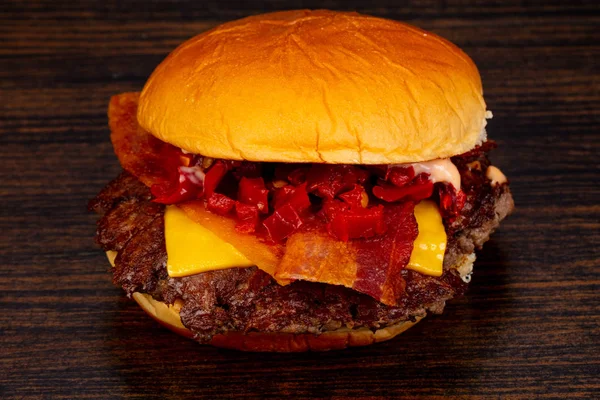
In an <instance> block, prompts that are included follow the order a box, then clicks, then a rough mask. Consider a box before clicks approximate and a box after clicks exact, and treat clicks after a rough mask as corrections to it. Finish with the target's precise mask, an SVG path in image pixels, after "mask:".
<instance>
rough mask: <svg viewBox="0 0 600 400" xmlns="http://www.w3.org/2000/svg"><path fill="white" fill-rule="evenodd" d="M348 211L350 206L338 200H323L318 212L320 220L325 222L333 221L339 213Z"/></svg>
mask: <svg viewBox="0 0 600 400" xmlns="http://www.w3.org/2000/svg"><path fill="white" fill-rule="evenodd" d="M349 211H350V205H349V204H347V203H343V202H341V201H339V200H325V201H324V202H323V206H322V207H321V210H320V211H319V214H320V216H321V217H322V218H324V219H325V220H327V221H331V220H333V218H335V216H336V215H337V214H339V213H347V212H349Z"/></svg>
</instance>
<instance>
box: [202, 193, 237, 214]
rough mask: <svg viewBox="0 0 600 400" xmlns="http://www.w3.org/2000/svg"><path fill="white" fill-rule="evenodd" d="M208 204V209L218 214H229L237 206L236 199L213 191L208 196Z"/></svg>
mask: <svg viewBox="0 0 600 400" xmlns="http://www.w3.org/2000/svg"><path fill="white" fill-rule="evenodd" d="M206 206H207V208H208V211H211V212H214V213H215V214H218V215H227V214H229V212H230V211H231V210H233V207H235V200H233V199H230V198H229V197H227V196H225V195H224V194H220V193H213V194H212V195H210V197H209V198H208V200H207V203H206Z"/></svg>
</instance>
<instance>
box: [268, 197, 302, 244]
mask: <svg viewBox="0 0 600 400" xmlns="http://www.w3.org/2000/svg"><path fill="white" fill-rule="evenodd" d="M302 224H303V222H302V218H300V216H299V215H298V213H297V212H296V210H294V207H293V206H292V205H291V204H285V205H283V206H281V207H279V208H278V209H276V210H275V212H274V213H273V214H272V215H271V216H270V217H268V218H267V219H265V220H264V222H263V225H264V227H265V228H266V229H267V232H268V233H269V235H270V236H271V239H273V241H275V242H280V241H282V240H283V239H285V238H286V237H288V236H289V235H291V234H292V233H294V231H296V229H298V228H300V226H302Z"/></svg>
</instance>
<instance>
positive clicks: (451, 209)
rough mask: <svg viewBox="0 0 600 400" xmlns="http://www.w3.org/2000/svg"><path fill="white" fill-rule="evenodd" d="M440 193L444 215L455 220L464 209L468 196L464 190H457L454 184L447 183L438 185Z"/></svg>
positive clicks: (441, 209) (441, 208)
mask: <svg viewBox="0 0 600 400" xmlns="http://www.w3.org/2000/svg"><path fill="white" fill-rule="evenodd" d="M438 193H439V196H440V211H441V212H442V215H443V216H444V217H446V218H448V219H450V220H454V219H455V218H456V217H457V216H458V214H459V213H460V212H461V210H462V209H463V207H464V205H465V201H466V199H467V196H466V195H465V193H464V192H463V191H462V190H459V191H458V192H457V191H456V189H455V188H454V186H452V185H451V184H446V183H443V184H440V185H438Z"/></svg>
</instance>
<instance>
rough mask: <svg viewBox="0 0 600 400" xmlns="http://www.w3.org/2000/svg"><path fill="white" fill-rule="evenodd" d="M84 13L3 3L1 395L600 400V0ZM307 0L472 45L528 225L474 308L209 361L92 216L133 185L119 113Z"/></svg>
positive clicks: (509, 233) (119, 4)
mask: <svg viewBox="0 0 600 400" xmlns="http://www.w3.org/2000/svg"><path fill="white" fill-rule="evenodd" d="M69 3H73V4H70V5H68V4H69ZM69 3H65V4H64V5H61V4H60V3H58V2H55V1H50V0H44V1H18V0H13V1H4V2H2V3H1V4H0V121H1V122H0V260H1V261H0V263H1V264H0V265H1V267H0V279H1V280H0V304H1V310H0V398H4V399H6V398H76V397H90V398H121V397H138V398H186V397H206V398H215V397H217V396H219V395H221V396H225V397H249V398H257V397H275V398H284V397H310V396H314V397H325V398H329V397H337V398H348V397H371V396H373V397H381V398H384V397H402V396H405V397H410V398H419V397H424V398H425V397H429V398H442V397H458V398H463V397H464V398H469V397H471V398H486V399H487V398H523V399H531V398H546V397H548V398H566V397H583V398H600V265H599V264H600V262H599V247H600V233H599V231H600V230H599V228H600V218H599V217H600V206H599V202H600V183H599V181H600V174H599V167H600V165H599V162H598V157H599V155H600V154H599V153H600V132H599V129H600V128H599V126H600V111H599V110H600V66H599V63H600V7H599V6H598V5H597V4H599V3H598V2H597V1H593V0H590V1H581V2H579V1H539V2H535V1H533V2H521V1H516V0H509V1H505V2H479V1H457V2H453V1H444V2H436V1H427V2H417V1H414V2H406V3H405V4H404V5H400V6H398V5H395V4H394V2H392V1H370V2H367V1H364V2H358V1H352V2H340V1H323V2H321V3H314V4H310V2H309V3H307V2H300V1H287V2H286V1H250V2H232V1H230V2H207V3H202V2H192V1H190V2H187V1H165V2H160V3H159V2H152V1H148V0H145V1H130V2H124V1H99V2H93V3H89V2H69ZM523 3H525V4H527V5H523ZM535 3H539V5H535ZM302 5H304V6H313V7H316V6H322V7H329V8H345V9H358V10H361V11H363V12H367V13H372V14H377V15H382V16H388V17H390V18H396V19H401V20H406V21H409V22H412V23H414V24H416V25H419V26H421V27H423V28H426V29H429V30H432V31H434V32H437V33H439V34H441V35H443V36H445V37H447V38H449V39H450V40H452V41H454V42H455V43H457V44H458V45H459V46H461V47H462V48H463V49H464V50H465V51H466V52H467V53H468V54H469V55H470V56H471V57H472V58H473V59H474V60H475V62H476V63H477V64H478V66H479V68H480V72H481V75H482V79H483V83H484V88H485V94H486V100H487V102H488V106H489V108H490V109H491V110H493V112H494V115H495V117H494V119H493V120H492V121H491V123H490V125H489V134H490V136H491V137H492V138H493V139H495V140H497V141H498V143H499V144H500V147H499V149H498V150H496V151H495V152H494V153H493V160H494V161H495V163H496V164H497V165H498V166H500V168H502V169H503V171H505V172H506V174H507V175H508V176H509V177H510V179H511V183H512V189H513V191H514V196H515V200H516V204H517V211H516V212H515V213H514V214H513V215H512V216H511V217H510V218H509V219H508V220H507V221H506V222H505V223H504V224H503V226H502V227H501V229H500V230H499V232H497V234H496V235H495V236H494V238H493V239H492V240H491V241H490V242H489V243H488V244H487V246H486V248H485V249H484V251H482V252H481V253H480V254H479V259H478V262H477V266H476V274H475V275H474V277H473V281H472V283H471V287H470V290H469V292H468V294H467V295H466V296H465V297H463V298H461V299H457V300H455V301H453V302H451V303H450V304H449V305H448V307H447V309H446V311H445V313H444V314H443V315H441V316H433V317H428V318H426V319H425V320H423V321H422V322H421V323H420V324H419V325H417V326H416V327H415V328H413V329H411V330H410V331H408V332H406V333H405V334H404V335H403V336H401V337H399V338H398V339H397V340H393V341H390V342H386V343H383V344H379V345H375V346H371V347H367V348H359V349H353V350H346V351H338V352H330V353H324V354H300V355H286V354H245V353H239V352H232V351H225V350H219V349H214V348H210V347H203V346H199V345H197V344H196V343H194V342H193V341H188V340H186V339H184V338H180V337H178V336H175V335H174V334H171V333H170V332H168V331H166V330H165V329H163V328H161V327H159V326H158V325H157V324H156V323H154V322H153V321H152V320H150V319H149V318H148V317H147V316H146V315H145V314H144V313H143V312H142V311H141V310H140V309H139V308H138V307H137V306H136V305H135V304H134V303H132V302H131V301H129V300H127V299H126V298H125V297H124V296H123V293H122V292H121V290H120V289H118V288H116V287H113V285H112V284H111V281H110V275H109V272H108V264H107V262H106V259H105V258H104V255H103V253H102V251H100V249H98V248H97V247H96V246H95V245H94V243H93V235H94V230H95V223H94V222H95V218H96V217H95V216H94V215H92V214H88V213H87V212H86V209H85V206H86V202H87V200H88V199H89V198H90V197H92V196H93V195H94V194H95V193H96V192H97V191H99V190H100V189H101V188H102V187H103V186H104V184H105V183H106V182H107V181H108V180H110V179H111V178H113V177H114V176H115V175H116V174H117V172H118V171H119V165H118V163H117V161H116V158H115V157H114V155H113V152H112V149H111V145H110V143H109V137H108V133H109V132H108V128H107V120H106V106H107V102H108V99H109V97H110V96H111V95H112V94H115V93H119V92H123V91H130V90H139V89H141V87H142V86H143V84H144V81H145V79H146V78H147V77H148V75H149V74H150V73H151V72H152V70H153V68H154V67H155V66H156V65H157V64H158V63H159V62H160V61H161V59H162V58H163V57H164V56H165V55H166V54H167V53H168V52H169V51H170V50H172V49H173V48H174V47H175V46H176V45H177V44H178V43H180V42H181V41H183V40H184V39H186V38H188V37H190V36H193V35H194V34H196V33H198V32H201V31H204V30H206V29H208V28H210V27H212V26H214V25H215V24H217V23H218V22H219V21H224V20H227V19H232V18H237V17H241V16H245V15H249V14H253V13H258V12H261V11H268V10H274V9H283V8H296V7H300V6H302Z"/></svg>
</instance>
